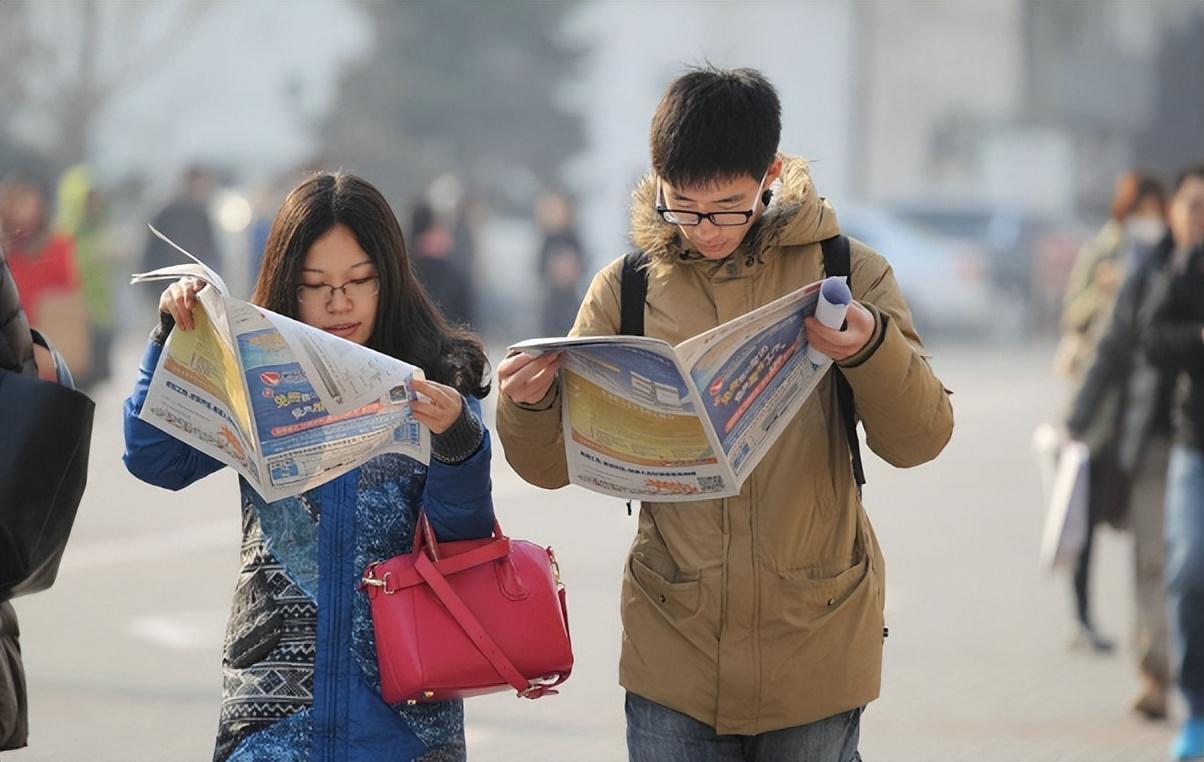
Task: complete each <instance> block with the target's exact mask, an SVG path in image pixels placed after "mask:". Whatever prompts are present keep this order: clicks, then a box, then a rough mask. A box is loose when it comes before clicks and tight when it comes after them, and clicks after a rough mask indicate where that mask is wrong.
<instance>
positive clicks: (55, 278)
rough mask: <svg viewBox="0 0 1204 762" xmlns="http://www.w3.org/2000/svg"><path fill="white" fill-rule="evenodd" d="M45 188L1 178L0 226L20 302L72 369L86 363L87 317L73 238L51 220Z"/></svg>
mask: <svg viewBox="0 0 1204 762" xmlns="http://www.w3.org/2000/svg"><path fill="white" fill-rule="evenodd" d="M50 221H51V215H50V205H49V201H48V196H47V193H46V189H45V187H44V186H43V185H42V183H41V182H39V181H35V180H33V179H31V178H25V177H21V176H13V177H10V178H8V179H6V180H5V181H4V182H2V183H0V229H3V230H4V231H5V232H4V235H5V241H4V243H5V245H6V246H7V249H8V264H9V269H10V270H11V272H12V275H13V280H14V281H15V282H16V284H17V288H18V289H19V290H20V292H21V304H22V307H23V308H24V309H25V314H26V315H27V316H28V317H29V322H30V323H31V324H32V325H36V326H38V328H39V330H41V331H42V332H43V333H44V334H45V335H46V336H47V337H49V339H50V340H51V341H53V342H54V344H55V346H56V347H57V349H58V351H59V352H61V353H62V355H63V357H65V358H66V362H67V364H68V365H69V366H70V367H71V369H72V370H73V372H76V373H79V374H80V375H82V376H86V375H87V374H88V373H89V372H90V367H91V362H92V359H91V348H92V343H91V317H90V316H89V314H88V306H87V302H86V298H85V295H84V292H83V289H82V287H81V284H80V277H79V269H78V265H77V263H76V259H75V241H74V240H73V239H72V238H71V236H70V235H67V234H65V233H62V232H59V231H55V230H54V229H53V228H52V227H51V224H50Z"/></svg>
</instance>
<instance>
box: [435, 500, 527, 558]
mask: <svg viewBox="0 0 1204 762" xmlns="http://www.w3.org/2000/svg"><path fill="white" fill-rule="evenodd" d="M493 539H495V540H504V539H506V535H504V534H502V525H501V524H499V523H498V520H497V517H496V516H494V518H493ZM423 548H425V549H426V551H427V554H428V555H430V557H431V559H432V560H434V561H438V560H439V538H437V537H436V536H435V528H434V527H432V526H431V520H430V518H428V517H427V515H426V509H425V508H419V509H418V526H417V527H415V529H414V546H413V550H412V551H411V553H412V554H413V555H414V557H415V558H417V557H418V555H419V554H421V553H422V550H423Z"/></svg>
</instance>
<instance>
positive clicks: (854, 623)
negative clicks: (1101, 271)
mask: <svg viewBox="0 0 1204 762" xmlns="http://www.w3.org/2000/svg"><path fill="white" fill-rule="evenodd" d="M650 132H651V135H650V137H651V146H652V168H653V171H652V173H651V174H649V175H648V176H647V177H645V178H644V179H643V181H641V183H640V184H639V186H638V188H637V189H636V191H635V193H634V196H633V203H632V208H631V218H632V219H631V225H632V240H633V242H634V243H635V245H636V246H637V247H638V249H639V251H640V252H641V253H642V255H643V256H644V259H643V261H642V263H641V264H642V266H643V267H644V269H643V270H641V269H640V268H639V267H630V268H627V267H625V264H626V263H627V262H628V260H627V258H626V257H620V258H619V259H617V260H615V261H613V262H611V263H610V264H609V265H608V266H607V267H606V268H604V269H603V270H602V271H601V272H599V273H598V274H597V275H595V276H594V279H593V282H592V284H591V285H590V287H589V290H588V291H587V293H586V295H585V299H584V302H583V303H582V305H581V308H580V310H579V312H578V314H577V320H576V323H575V324H574V326H573V328H572V330H571V331H570V335H574V336H591V335H609V334H616V333H619V332H620V330H625V331H632V332H638V333H641V334H643V335H647V336H652V337H656V338H662V339H666V340H668V341H670V342H679V341H681V340H683V339H686V338H688V337H691V336H696V335H698V334H699V333H701V332H703V331H705V330H708V329H711V328H714V327H715V326H717V325H718V324H720V323H722V322H725V321H727V320H731V319H733V318H735V317H737V316H739V315H742V314H745V313H747V312H749V311H750V310H753V309H756V308H758V307H761V306H763V305H765V304H768V303H769V302H771V301H772V300H774V299H775V298H778V297H780V296H783V295H785V294H787V293H789V292H791V291H794V290H796V289H798V288H801V287H802V286H804V285H806V284H808V283H811V282H813V281H816V280H818V279H819V278H820V277H821V276H822V274H823V272H824V268H825V265H826V264H827V265H829V272H836V271H844V272H847V273H849V274H851V281H850V286H851V288H852V291H853V294H854V297H855V300H854V301H853V302H852V304H851V305H850V308H849V311H848V317H847V321H848V322H847V328H846V329H844V330H842V329H832V328H827V327H825V326H823V325H821V324H820V323H818V322H816V321H815V320H814V319H813V318H808V319H807V320H806V322H805V326H806V338H807V340H808V342H809V344H810V346H812V347H815V348H816V349H818V350H819V351H821V352H823V353H824V354H826V355H828V356H829V357H831V358H833V360H835V362H836V366H837V370H836V372H833V373H830V374H828V375H826V376H825V377H824V379H823V380H822V381H821V382H820V386H819V387H818V388H817V389H816V391H815V393H814V394H813V395H812V396H811V397H809V398H808V400H807V403H806V407H805V408H804V409H803V410H802V411H801V412H800V413H799V414H798V415H796V416H795V417H794V418H793V419H792V420H791V421H790V422H789V423H788V424H787V428H786V429H785V430H784V431H783V433H782V434H781V435H780V437H779V438H778V439H777V441H776V442H775V443H774V445H773V447H772V448H770V449H769V451H768V454H767V455H766V456H765V457H764V458H763V459H762V460H761V461H760V463H759V464H758V465H757V466H756V467H755V468H754V469H753V470H752V472H751V474H750V475H749V478H748V481H747V482H745V484H744V489H743V491H742V492H741V494H740V495H739V496H737V497H731V498H726V499H709V500H700V501H691V502H644V503H642V504H641V505H640V516H639V528H638V530H637V535H636V538H635V541H634V542H633V544H632V548H631V554H630V557H629V558H628V561H627V564H626V565H625V572H624V575H623V576H624V578H623V594H622V611H621V614H622V624H623V638H622V640H623V648H622V654H621V656H620V658H619V681H620V682H621V683H622V685H623V687H624V688H625V689H626V690H627V696H626V715H627V749H628V754H629V756H630V758H631V760H633V762H644V761H645V760H649V761H650V760H695V759H698V760H717V759H731V760H740V759H750V760H751V759H814V760H842V762H848V761H849V760H858V759H860V756H859V754H858V752H857V746H858V740H859V735H860V727H861V714H862V711H863V709H864V707H865V705H866V704H868V703H869V702H870V701H872V700H874V699H875V698H877V696H878V693H879V690H880V687H881V685H880V676H881V666H882V647H883V639H884V637H885V635H886V633H885V631H884V630H883V629H882V625H883V600H884V598H883V591H884V589H885V587H884V586H885V577H884V576H883V574H884V560H883V557H882V553H881V550H880V548H879V546H878V542H877V540H876V539H875V535H874V531H873V529H872V527H871V525H870V522H869V518H868V516H867V514H866V512H865V509H864V507H863V505H862V502H861V489H860V484H861V482H862V481H863V480H862V479H861V478H860V467H859V465H858V464H859V463H860V455H859V453H860V449H859V448H857V446H856V439H855V437H856V434H855V430H856V428H855V427H856V424H855V423H853V420H854V418H853V416H854V415H856V416H858V417H859V418H860V421H861V424H862V425H864V427H865V430H866V433H867V440H868V442H869V444H870V446H871V447H872V448H873V449H874V451H875V452H877V453H878V454H880V455H881V456H882V457H884V458H885V459H886V460H888V461H890V462H891V463H893V464H895V465H897V466H903V467H906V466H912V465H917V464H919V463H923V462H925V461H928V460H930V459H932V458H934V457H936V455H937V454H938V453H940V451H941V450H942V449H943V448H944V446H945V444H946V443H947V442H948V441H949V437H950V435H951V434H952V430H953V410H952V407H951V406H950V403H949V399H948V395H947V394H946V392H945V389H944V387H943V386H942V385H941V382H940V381H939V379H937V377H936V375H935V374H934V373H933V372H932V369H931V367H930V366H929V365H928V362H927V361H926V360H925V359H924V355H923V353H922V352H923V350H922V349H921V346H922V343H921V341H920V337H919V336H918V335H917V334H916V332H915V329H914V327H913V324H912V319H911V313H910V311H909V310H908V308H907V304H906V302H905V301H904V299H903V296H902V294H901V293H900V291H899V288H898V285H897V284H896V282H895V279H894V277H893V276H892V275H891V270H890V266H889V264H888V263H887V260H886V259H884V258H883V257H882V256H881V255H879V254H877V253H875V252H874V251H872V250H870V249H869V248H867V247H865V246H864V245H863V244H861V243H859V242H856V241H853V240H852V239H848V238H842V237H841V234H840V227H839V225H838V223H837V220H838V216H837V214H836V213H835V212H834V211H833V210H832V208H831V207H830V206H829V205H828V203H827V202H826V201H824V200H823V198H822V197H821V196H820V194H819V193H818V192H817V190H816V189H815V186H814V185H813V184H812V181H811V175H810V171H809V169H808V167H807V163H806V162H805V161H804V160H802V159H800V158H796V157H791V156H784V155H782V154H779V153H778V140H779V138H780V136H781V106H780V101H779V99H778V95H777V92H776V91H775V89H774V87H773V85H772V84H770V83H769V81H768V80H766V79H765V77H764V76H763V75H762V74H761V73H760V72H757V71H755V70H752V69H735V70H720V69H714V68H710V67H708V68H702V69H697V70H694V71H691V72H690V73H688V74H685V75H684V76H682V77H680V78H678V79H677V80H675V81H674V82H673V83H672V84H671V85H670V87H669V90H668V92H667V93H666V94H665V95H664V97H663V98H662V99H661V102H660V104H659V105H658V106H657V109H656V113H655V115H654V116H653V119H652V129H651V131H650ZM771 202H772V203H771ZM824 242H828V243H824ZM833 244H836V246H839V247H840V249H841V250H843V251H844V252H845V256H846V257H847V259H844V258H843V257H838V256H836V255H835V252H836V251H837V248H836V246H833ZM842 244H843V245H847V247H848V248H844V246H843V245H842ZM828 252H832V255H829V254H828ZM841 259H843V262H844V264H841V261H840V260H841ZM846 266H847V267H846ZM837 268H838V269H839V270H837ZM625 270H626V271H627V272H626V273H625V272H624V271H625ZM639 272H644V273H646V276H647V280H646V293H645V294H644V298H643V299H639V300H637V301H631V300H630V299H631V297H628V301H627V304H628V305H629V306H630V307H633V308H634V309H630V310H629V309H624V308H622V306H621V305H622V303H623V301H624V299H623V295H622V292H623V291H624V289H625V286H624V282H625V281H626V282H628V283H630V282H631V279H629V275H630V274H632V273H637V274H638V273H639ZM627 293H629V294H630V293H632V292H627ZM635 313H638V317H639V318H640V319H641V322H642V329H636V327H635V326H624V324H625V323H627V319H626V317H627V316H629V315H630V316H632V317H635V316H636V315H635ZM559 362H560V358H559V357H558V356H557V355H556V354H553V353H545V354H543V355H540V356H539V357H532V356H530V355H525V354H521V353H518V354H513V355H511V356H508V357H507V358H505V359H504V360H503V361H502V363H501V364H500V365H499V366H498V379H499V383H500V384H501V388H500V391H501V394H500V395H499V399H498V413H497V417H498V432H499V434H500V435H501V437H502V439H503V441H504V442H505V445H506V448H505V449H506V457H507V459H508V460H509V462H510V464H511V465H512V466H513V467H514V469H515V470H516V471H517V472H518V473H519V475H520V476H522V477H523V478H524V479H526V480H527V481H529V482H531V483H532V484H535V485H538V486H541V487H544V488H548V489H556V488H559V487H563V486H565V485H567V484H568V481H569V478H568V470H567V469H568V466H567V462H566V454H565V443H564V441H563V438H562V436H561V416H560V412H561V406H562V405H563V404H565V403H564V400H565V395H564V393H563V390H562V389H561V387H560V384H559V381H558V380H557V375H558V374H557V372H556V371H557V369H558V368H559ZM841 383H847V384H848V387H846V389H847V390H851V396H846V395H845V394H844V393H843V392H840V391H838V389H839V388H840V384H841ZM841 397H844V398H845V402H844V403H841V402H839V401H838V399H839V398H841ZM853 399H855V408H854V407H852V405H853V402H852V401H851V400H853ZM842 411H843V412H842ZM846 414H847V417H846ZM850 430H852V431H853V432H854V433H853V434H852V436H850ZM657 435H658V436H660V435H662V434H661V433H660V432H658V434H657ZM633 436H634V435H633Z"/></svg>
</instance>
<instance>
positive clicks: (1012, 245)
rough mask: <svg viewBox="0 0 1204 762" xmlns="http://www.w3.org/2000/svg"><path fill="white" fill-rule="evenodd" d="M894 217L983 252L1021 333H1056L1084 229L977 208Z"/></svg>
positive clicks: (902, 208)
mask: <svg viewBox="0 0 1204 762" xmlns="http://www.w3.org/2000/svg"><path fill="white" fill-rule="evenodd" d="M891 211H892V212H894V213H895V214H897V215H898V216H899V217H901V218H903V219H905V220H907V221H909V222H911V223H915V224H918V225H922V226H924V227H926V228H929V229H932V230H936V231H939V232H941V233H943V234H945V235H950V236H955V237H957V238H961V239H964V240H967V241H973V242H975V243H976V244H978V245H979V246H981V247H982V249H983V250H984V251H985V253H986V255H987V258H988V273H989V276H990V278H991V281H992V282H993V283H994V285H995V288H996V289H997V290H998V291H1000V292H1002V294H1003V295H1004V298H1005V301H1007V302H1009V303H1011V304H1013V305H1014V306H1015V307H1017V308H1019V309H1021V310H1023V313H1022V314H1023V320H1022V321H1021V328H1022V330H1023V331H1025V332H1026V333H1032V332H1056V331H1057V329H1058V322H1059V319H1060V316H1061V312H1062V294H1063V293H1064V292H1065V290H1066V281H1067V278H1068V277H1069V275H1070V269H1071V267H1072V266H1073V264H1074V258H1075V256H1076V255H1077V254H1078V251H1079V247H1080V246H1082V243H1083V241H1085V240H1086V239H1087V237H1088V231H1087V230H1086V229H1085V228H1084V227H1083V226H1082V224H1081V223H1079V222H1078V221H1076V220H1072V219H1062V218H1058V217H1053V216H1048V215H1041V214H1039V213H1035V212H1031V211H1025V210H1021V209H1007V208H992V207H984V206H980V205H963V206H953V205H936V204H918V203H917V204H904V205H899V206H896V207H894V208H892V210H891Z"/></svg>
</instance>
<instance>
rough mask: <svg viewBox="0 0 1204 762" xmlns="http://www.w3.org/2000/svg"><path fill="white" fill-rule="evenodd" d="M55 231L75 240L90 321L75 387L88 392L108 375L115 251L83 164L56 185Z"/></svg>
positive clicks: (102, 209) (98, 198)
mask: <svg viewBox="0 0 1204 762" xmlns="http://www.w3.org/2000/svg"><path fill="white" fill-rule="evenodd" d="M55 228H56V229H58V230H59V231H60V232H62V233H64V234H66V235H69V236H71V238H72V239H73V240H74V241H75V259H76V264H77V266H78V270H79V278H80V283H81V286H82V288H83V294H84V302H85V304H86V305H87V308H88V316H89V317H90V318H91V331H90V334H89V335H90V339H91V350H90V352H89V360H90V363H89V365H90V367H89V368H88V369H87V372H86V373H84V371H83V370H81V372H80V373H77V374H75V380H76V385H77V386H78V387H79V388H81V389H89V388H91V387H92V386H93V385H95V384H97V383H100V382H102V381H104V380H105V379H107V378H108V377H109V373H110V367H109V353H110V351H111V350H112V345H113V333H114V328H115V326H114V318H113V313H114V310H113V291H114V288H115V285H116V283H115V281H116V278H117V267H118V259H117V254H116V248H115V247H114V246H112V245H111V242H110V241H109V238H108V234H109V231H108V216H107V210H106V208H105V199H104V195H103V194H102V193H101V191H100V190H99V189H98V188H96V187H95V186H94V185H93V183H92V178H91V175H90V173H89V172H88V169H87V168H86V167H85V166H83V165H82V164H81V165H77V166H75V167H72V168H71V169H69V170H67V171H66V172H65V173H63V176H62V177H61V178H60V179H59V185H58V214H57V219H56V221H55Z"/></svg>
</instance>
